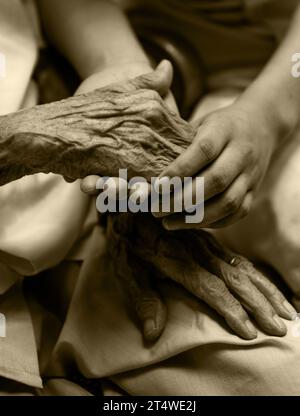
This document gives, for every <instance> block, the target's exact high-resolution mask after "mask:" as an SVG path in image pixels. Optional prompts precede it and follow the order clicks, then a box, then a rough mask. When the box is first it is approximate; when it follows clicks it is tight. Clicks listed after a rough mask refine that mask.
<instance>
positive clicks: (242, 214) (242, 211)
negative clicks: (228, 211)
mask: <svg viewBox="0 0 300 416" xmlns="http://www.w3.org/2000/svg"><path fill="white" fill-rule="evenodd" d="M249 212H250V206H248V205H242V206H241V207H240V209H239V217H240V218H244V217H246V216H247V215H248V214H249Z"/></svg>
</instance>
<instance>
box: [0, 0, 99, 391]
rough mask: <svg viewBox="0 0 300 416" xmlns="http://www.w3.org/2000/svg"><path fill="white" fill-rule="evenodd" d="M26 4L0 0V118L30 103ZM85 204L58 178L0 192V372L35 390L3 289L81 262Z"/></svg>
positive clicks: (25, 333)
mask: <svg viewBox="0 0 300 416" xmlns="http://www.w3.org/2000/svg"><path fill="white" fill-rule="evenodd" d="M28 3H29V1H26V2H25V5H26V7H25V5H24V4H23V2H22V1H21V0H1V2H0V53H2V54H3V55H4V56H5V61H6V71H5V72H6V76H5V77H2V78H0V98H1V99H0V114H6V113H9V112H11V111H17V110H18V109H19V108H20V107H24V106H27V107H29V106H33V105H35V104H36V103H37V99H38V96H37V91H36V87H35V85H34V83H33V82H32V81H31V76H32V71H33V69H34V65H35V61H36V56H37V52H38V42H39V39H38V38H37V36H36V33H35V32H36V27H37V25H36V21H33V20H32V16H34V13H32V11H34V9H33V8H32V6H33V4H31V5H30V4H28ZM29 6H30V8H29V9H28V8H27V7H29ZM29 11H30V13H29ZM89 206H90V200H89V198H88V197H87V196H86V195H84V194H83V193H81V192H80V189H79V183H78V182H75V183H73V184H67V183H66V182H65V181H64V180H63V178H62V177H60V176H57V175H52V174H49V175H43V174H37V175H33V176H28V177H24V178H22V179H20V180H17V181H14V182H12V183H10V184H8V185H5V186H3V187H1V188H0V312H1V313H5V315H6V326H7V336H6V338H0V375H2V376H5V377H8V378H12V379H14V380H18V381H20V382H22V383H27V384H29V385H33V386H41V379H40V374H39V366H38V359H37V349H36V344H35V339H34V333H33V327H32V322H31V318H30V314H29V311H28V307H27V305H26V303H25V301H24V299H23V294H22V288H21V286H20V285H16V286H15V287H14V288H13V289H11V290H13V291H16V292H17V293H18V294H17V295H15V296H10V295H9V294H10V293H11V292H10V291H8V289H9V288H11V287H12V286H13V285H14V284H15V283H16V282H18V281H21V280H22V278H23V276H24V275H33V274H36V273H38V272H39V271H41V270H44V269H46V268H49V267H51V266H54V265H55V264H57V263H59V262H60V261H62V260H63V259H64V258H66V256H69V257H73V258H78V259H82V258H84V250H83V251H82V250H80V249H79V247H78V246H79V243H78V240H80V239H81V237H83V236H86V235H88V233H89V230H90V227H91V226H92V224H93V223H95V222H96V212H95V211H93V213H92V217H88V218H87V212H88V209H89ZM75 242H76V247H75V246H74V244H75ZM73 247H74V250H75V248H76V252H74V251H72V248H73ZM13 293H15V292H13Z"/></svg>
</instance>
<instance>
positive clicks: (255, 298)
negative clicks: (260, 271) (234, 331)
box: [194, 240, 286, 336]
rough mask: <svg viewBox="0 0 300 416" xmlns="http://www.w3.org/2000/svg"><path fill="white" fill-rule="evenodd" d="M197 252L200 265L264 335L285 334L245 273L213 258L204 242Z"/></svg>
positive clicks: (268, 303)
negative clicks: (247, 313) (254, 322)
mask: <svg viewBox="0 0 300 416" xmlns="http://www.w3.org/2000/svg"><path fill="white" fill-rule="evenodd" d="M198 241H199V240H198ZM195 248H196V249H197V247H194V250H195ZM197 252H198V258H199V261H200V263H201V265H202V266H204V267H205V268H206V269H207V270H209V271H210V272H211V273H214V274H215V275H217V276H218V277H219V278H220V279H222V280H223V281H224V282H225V284H226V286H227V287H228V289H229V290H230V291H231V293H233V294H234V296H235V297H236V298H237V299H238V300H239V301H240V302H241V304H242V305H243V306H244V308H245V309H246V310H247V311H248V312H249V313H250V314H251V315H252V316H253V317H254V319H255V321H256V322H257V323H258V324H259V326H260V327H261V328H262V329H263V330H264V331H265V332H266V333H268V334H270V335H274V336H283V335H285V334H286V327H285V325H284V323H283V321H282V320H281V319H280V318H279V316H278V315H277V314H276V313H275V311H274V309H273V307H272V305H271V304H270V302H269V301H268V300H267V299H266V298H265V296H264V295H263V294H262V293H261V292H260V291H259V290H258V289H257V287H256V286H255V285H254V284H253V283H252V282H251V280H250V279H249V278H248V276H247V275H246V274H245V273H243V272H242V271H240V270H238V269H237V268H235V267H233V266H232V265H230V264H227V263H225V262H224V261H223V260H221V259H220V258H218V257H216V256H214V255H213V254H212V253H211V252H210V250H209V249H208V247H207V245H206V244H204V241H199V246H198V250H197Z"/></svg>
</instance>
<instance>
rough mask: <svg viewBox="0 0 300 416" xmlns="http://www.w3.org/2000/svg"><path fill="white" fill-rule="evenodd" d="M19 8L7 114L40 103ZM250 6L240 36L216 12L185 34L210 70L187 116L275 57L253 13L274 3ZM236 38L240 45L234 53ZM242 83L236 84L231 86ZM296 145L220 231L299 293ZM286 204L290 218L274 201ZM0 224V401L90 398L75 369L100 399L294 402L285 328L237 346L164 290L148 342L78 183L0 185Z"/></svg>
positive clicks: (26, 22) (291, 339) (223, 98)
mask: <svg viewBox="0 0 300 416" xmlns="http://www.w3.org/2000/svg"><path fill="white" fill-rule="evenodd" d="M226 2H227V4H229V3H235V4H236V3H237V2H235V1H234V2H230V1H229V0H228V1H225V2H224V3H223V4H225V3H226ZM26 3H27V4H26V8H25V7H24V4H25V3H23V2H21V1H20V0H1V3H0V52H2V53H4V54H5V56H6V62H7V65H8V67H7V69H9V68H12V69H13V70H10V69H9V70H8V71H7V76H8V78H7V79H5V78H3V79H0V96H1V100H0V101H1V105H2V107H1V113H2V114H4V113H7V112H9V111H15V110H17V109H18V108H20V107H22V106H28V105H34V104H35V103H36V102H37V91H36V89H35V87H34V84H33V83H32V82H31V74H32V70H33V67H34V63H35V59H36V53H37V48H38V41H37V36H36V34H35V33H34V31H33V30H32V29H33V27H36V25H34V23H33V20H32V18H33V16H32V13H30V14H28V10H31V11H32V8H30V9H28V2H26ZM160 3H163V2H160ZM166 3H170V2H166ZM177 3H178V4H179V3H180V2H179V1H177ZM183 3H185V2H182V4H183ZM189 3H191V4H192V2H191V1H189ZM200 3H201V2H199V4H200ZM205 3H206V4H208V2H205V1H204V2H202V6H203V5H204V4H205ZM214 3H215V4H217V3H220V4H222V2H214ZM238 3H239V4H240V3H241V2H238ZM253 3H254V2H253ZM255 3H256V5H257V8H252V9H251V10H252V13H253V16H256V20H255V23H253V26H250V27H248V25H246V26H245V27H244V28H243V30H242V31H241V28H240V27H239V26H238V28H236V29H234V28H231V26H230V25H228V24H226V22H225V21H223V23H222V21H221V23H220V21H219V17H220V16H218V13H217V14H216V13H214V16H210V17H209V16H206V18H204V17H202V18H201V16H199V17H198V20H197V19H195V18H193V22H194V23H193V25H190V29H189V30H190V31H191V33H192V34H193V43H194V45H195V39H198V40H199V39H200V40H201V42H200V40H199V42H200V43H201V45H200V46H198V49H197V50H199V53H200V51H201V54H202V57H204V58H205V60H206V62H207V66H208V67H209V68H210V72H211V74H212V75H211V80H212V81H211V85H212V86H213V87H212V92H211V93H210V94H209V95H208V96H207V97H205V98H204V99H203V100H202V102H201V103H200V104H199V106H198V108H197V109H196V111H195V114H194V116H195V117H197V116H198V115H199V113H202V114H203V113H205V112H208V111H211V110H212V109H214V108H216V107H219V106H223V105H227V104H229V103H230V102H232V100H234V99H235V97H236V95H237V94H238V93H239V92H240V91H241V88H242V86H244V85H245V84H246V83H247V82H248V81H247V79H248V80H249V79H250V78H251V77H253V74H254V72H255V71H257V70H258V68H259V67H260V66H261V65H262V63H263V61H264V60H265V59H267V58H268V56H269V55H270V54H271V52H272V50H273V48H274V47H275V43H276V41H275V39H276V36H275V32H272V30H273V28H274V27H275V26H276V27H277V25H275V26H273V25H271V26H269V25H268V24H267V23H264V22H263V19H261V18H262V17H263V15H262V14H261V12H260V10H262V9H261V7H271V6H272V7H271V10H275V9H276V7H275V6H276V4H275V3H276V2H275V1H274V0H273V1H271V0H270V1H269V2H267V1H263V0H262V1H260V2H258V1H256V2H255ZM267 3H268V4H267ZM285 3H286V4H288V2H285ZM173 4H175V3H173ZM290 4H291V3H290ZM242 5H244V3H243V4H242ZM277 5H278V2H277ZM273 6H274V7H275V9H274V7H273ZM12 10H13V12H12ZM176 10H177V9H176V7H175V6H174V7H173V8H172V10H171V12H172V13H173V14H174V12H176ZM240 10H241V9H239V8H238V13H240ZM242 10H244V9H242ZM247 10H249V9H247ZM171 12H170V13H171ZM207 13H208V12H207ZM222 13H223V11H222ZM190 16H191V13H190V11H189V10H188V11H187V12H186V14H183V15H182V16H181V21H182V25H179V24H177V27H178V28H179V29H180V28H182V27H184V25H185V24H186V23H184V22H185V21H186V22H188V21H189V19H190ZM203 16H204V15H203ZM276 16H281V14H277V15H276ZM212 17H213V19H212ZM176 19H179V15H178V16H177V17H176ZM185 19H186V20H185ZM242 20H243V19H242ZM279 20H280V19H279ZM274 21H277V20H276V19H275V20H272V22H274ZM253 22H254V21H253ZM272 22H271V23H272ZM243 24H244V23H243V21H242V22H239V25H243ZM180 30H182V29H180ZM274 30H275V29H274ZM186 33H188V32H186ZM208 34H209V36H210V38H207V35H208ZM241 34H242V35H241ZM238 38H240V39H244V43H243V42H242V40H241V43H239V42H238V43H237V44H236V43H235V41H234V39H238ZM207 39H209V42H210V43H209V42H208V40H207ZM220 39H221V40H222V39H223V40H224V42H223V46H224V48H225V46H226V47H227V48H228V50H229V49H230V48H229V46H230V41H231V43H232V45H233V51H231V54H229V55H226V54H223V58H222V57H220V56H218V57H217V58H216V57H215V56H213V51H211V49H210V47H209V45H211V44H215V45H217V46H216V48H217V47H218V48H222V44H219V42H220V41H221V40H220ZM230 39H231V40H230ZM190 41H192V40H191V39H190ZM241 45H248V46H247V47H248V52H249V54H248V57H247V56H246V54H245V55H241V53H240V52H241ZM196 46H197V45H196ZM196 46H195V47H196ZM234 51H235V52H234ZM221 58H222V59H223V60H224V62H223V64H222V59H221ZM249 59H250V61H249ZM231 60H232V61H231ZM230 61H231V62H233V64H232V65H231V66H230ZM16 62H17V64H15V63H16ZM222 67H224V71H223V72H222V70H221V69H222ZM249 68H250V70H249V71H248V69H249ZM253 68H254V69H255V70H254V71H253ZM247 71H248V72H247ZM245 74H246V76H245ZM237 77H239V79H240V80H242V81H241V82H238V83H237V81H236V80H237ZM221 85H223V86H225V87H226V89H225V90H224V89H221V87H220V86H221ZM14 87H16V88H14ZM2 98H3V99H2ZM5 103H7V106H5ZM298 143H299V140H297V138H296V139H295V140H291V141H290V144H288V145H286V147H284V148H282V149H281V150H280V151H279V154H278V157H277V158H276V159H275V160H274V164H273V165H272V168H271V169H270V172H269V174H268V175H267V177H266V180H265V183H264V184H263V186H262V188H261V192H260V194H259V195H258V197H257V202H256V206H255V208H254V212H253V214H251V216H250V217H249V219H247V220H245V222H243V223H241V224H240V225H238V224H237V225H236V226H235V227H234V228H232V229H231V230H230V232H229V231H226V232H224V233H223V234H222V235H221V237H222V238H223V239H224V240H225V241H227V242H228V244H230V245H232V246H234V248H235V249H236V250H237V251H239V252H242V253H244V254H248V255H249V256H250V257H252V258H260V259H263V260H264V261H266V262H268V263H270V264H272V265H273V266H275V267H276V268H277V269H278V270H279V271H281V272H282V273H283V276H284V278H285V280H286V282H287V283H288V284H289V285H290V287H292V288H293V290H294V292H295V293H296V294H297V291H299V283H298V282H299V279H298V272H297V270H299V264H298V262H297V252H298V250H299V249H300V240H299V238H300V237H299V235H300V233H299V232H298V231H297V230H298V228H297V227H299V225H298V224H299V213H298V212H297V209H296V207H298V205H297V204H298V203H299V201H298V199H299V195H300V193H299V185H297V181H296V180H295V177H296V175H297V172H298V169H299V168H298V166H299V163H297V160H298V158H299V157H300V155H299V150H298V149H299V148H300V147H299V146H298ZM275 162H276V163H275ZM286 180H289V181H290V184H291V186H290V187H289V188H288V187H286V188H285V186H284V183H285V182H286ZM298 194H299V195H298ZM282 198H283V199H284V198H287V199H286V200H287V204H286V207H287V208H288V209H286V207H284V208H285V209H283V207H282V204H280V200H283V199H282ZM293 204H294V206H295V209H294V208H293V207H291V205H293ZM283 211H284V213H285V216H284V218H282V217H281V214H282V212H283ZM285 211H286V212H285ZM298 211H299V210H298ZM270 212H271V213H272V216H270V214H269V213H270ZM0 218H1V228H0V292H1V295H0V312H1V313H3V314H5V316H6V324H7V328H6V337H5V338H0V376H2V378H1V379H0V392H1V394H25V395H46V394H49V395H50V394H55V395H68V394H70V395H89V394H91V389H90V388H89V387H87V386H83V384H82V383H81V382H80V381H78V380H79V379H78V378H77V379H76V378H75V377H74V373H79V374H80V375H81V376H84V377H85V378H86V379H91V378H93V379H96V380H98V379H101V380H104V381H103V383H102V384H103V388H104V392H105V393H111V394H125V393H127V394H150V395H151V394H175V395H176V394H183V395H185V394H196V395H205V394H208V395H214V394H221V395H229V394H232V395H242V394H246V395H254V394H256V395H259V394H270V395H276V394H283V395H288V394H291V395H298V394H299V391H300V364H299V362H300V360H299V358H300V348H299V338H297V331H295V325H296V324H295V323H293V322H286V324H287V326H288V334H287V335H286V336H285V337H283V338H276V337H271V336H267V335H265V334H264V333H262V332H260V331H259V335H258V338H257V339H256V340H253V341H244V340H242V339H240V338H239V337H237V336H235V335H234V334H233V333H232V332H231V331H230V329H229V328H228V327H227V325H226V324H225V323H224V321H223V319H222V318H221V317H219V316H218V315H217V314H216V313H215V312H214V311H212V310H211V309H210V308H209V307H208V306H206V305H205V304H204V303H202V302H199V301H198V300H196V299H195V298H194V297H193V296H191V295H189V294H187V293H186V292H185V291H183V290H180V289H179V288H177V287H174V286H172V285H171V284H169V283H167V282H165V283H163V286H162V288H161V289H162V293H163V296H164V299H165V301H166V303H167V306H168V322H167V326H166V329H165V331H164V333H163V334H162V336H161V337H160V339H159V340H158V341H157V342H156V343H154V344H152V345H146V344H145V343H144V342H143V339H142V335H141V332H140V329H139V327H138V324H137V322H136V320H135V318H134V314H133V311H132V309H131V305H130V303H129V302H128V299H127V298H126V296H125V294H124V293H123V291H122V289H121V288H120V286H119V284H118V282H117V280H116V278H115V276H114V273H113V270H112V264H111V261H110V259H109V257H108V255H107V252H106V239H105V233H104V230H103V229H102V228H101V226H100V225H99V224H97V221H96V212H95V208H94V201H93V200H89V199H88V198H87V197H86V196H84V195H82V194H81V193H80V192H79V188H78V183H74V184H72V185H70V184H66V183H65V182H64V181H63V180H62V179H61V178H60V177H58V176H56V175H34V176H32V177H26V178H23V179H21V180H18V181H15V182H13V183H11V184H9V185H6V186H4V187H2V188H1V189H0ZM270 219H271V220H272V222H271V223H269V222H268V221H270ZM298 257H299V256H298ZM291 259H292V261H291ZM29 275H34V276H33V277H28V276H29ZM70 282H71V283H72V284H70ZM97 389H98V393H99V391H100V384H99V383H98V384H96V387H95V388H94V389H93V394H95V390H96V394H97Z"/></svg>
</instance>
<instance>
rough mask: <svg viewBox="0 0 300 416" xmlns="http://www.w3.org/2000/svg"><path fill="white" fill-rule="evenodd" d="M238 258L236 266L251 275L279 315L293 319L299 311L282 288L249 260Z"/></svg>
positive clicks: (253, 281)
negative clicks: (285, 295)
mask: <svg viewBox="0 0 300 416" xmlns="http://www.w3.org/2000/svg"><path fill="white" fill-rule="evenodd" d="M237 259H238V261H237V264H236V265H235V267H236V268H237V269H238V270H240V271H242V272H243V273H245V274H246V275H247V276H248V277H249V279H250V280H251V282H252V283H253V284H254V285H255V286H256V287H257V288H258V290H259V291H260V292H261V293H263V295H264V296H265V297H266V299H268V301H269V302H270V303H271V304H272V306H273V308H274V309H275V311H276V312H277V313H278V315H279V316H281V317H282V318H285V319H290V320H292V319H293V318H294V316H295V314H296V313H297V312H296V310H295V308H294V307H293V306H292V305H291V304H290V303H289V302H288V301H287V300H286V298H285V297H284V295H283V294H282V293H281V292H280V290H279V289H278V288H277V287H276V286H275V285H274V284H273V283H272V282H270V280H269V279H268V278H267V277H266V276H264V275H263V273H262V272H261V271H259V270H257V269H255V267H254V266H253V264H252V263H251V262H250V261H249V260H247V259H245V258H244V257H241V256H237Z"/></svg>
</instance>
